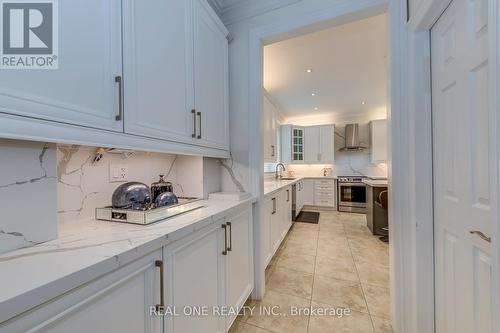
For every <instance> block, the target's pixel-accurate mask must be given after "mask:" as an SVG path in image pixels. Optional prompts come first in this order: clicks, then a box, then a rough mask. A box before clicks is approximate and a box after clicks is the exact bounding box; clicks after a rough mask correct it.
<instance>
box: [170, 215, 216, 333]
mask: <svg viewBox="0 0 500 333" xmlns="http://www.w3.org/2000/svg"><path fill="white" fill-rule="evenodd" d="M223 225H224V226H225V223H224V220H223V219H221V220H220V221H219V222H218V223H216V224H215V225H212V226H210V227H208V228H206V229H202V230H200V231H199V232H197V233H195V234H193V235H190V236H188V237H187V238H186V239H182V240H180V241H177V242H174V243H172V244H171V245H169V246H166V247H165V248H164V252H163V257H164V262H165V271H166V275H165V284H166V295H165V296H166V303H167V304H168V306H170V307H171V309H176V310H177V312H178V313H180V314H181V315H180V316H166V317H165V329H166V330H165V331H166V332H207V333H216V332H223V331H225V321H224V318H223V317H220V316H214V315H207V316H195V315H193V316H188V315H185V313H184V312H183V309H184V308H186V309H191V308H190V307H193V308H194V307H202V306H206V307H209V309H210V314H212V309H213V307H218V306H222V305H224V304H225V288H224V285H225V274H224V272H225V255H223V252H225V251H226V244H225V241H224V236H225V235H224V232H223V229H222V226H223Z"/></svg>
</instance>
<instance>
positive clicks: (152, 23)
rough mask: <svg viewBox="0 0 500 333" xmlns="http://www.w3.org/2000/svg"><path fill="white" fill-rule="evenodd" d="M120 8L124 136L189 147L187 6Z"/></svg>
mask: <svg viewBox="0 0 500 333" xmlns="http://www.w3.org/2000/svg"><path fill="white" fill-rule="evenodd" d="M123 4H124V5H123V14H124V18H123V22H124V24H123V29H124V34H123V36H124V37H123V40H124V45H123V50H124V53H123V61H124V84H125V105H124V107H125V132H127V133H131V134H137V135H142V136H147V137H153V138H159V139H167V140H173V141H178V142H188V143H190V142H193V141H194V140H195V139H194V138H193V136H192V135H193V134H194V131H195V129H194V117H195V115H194V114H193V113H192V112H191V110H192V109H193V108H194V96H193V53H192V52H193V51H192V50H193V34H192V2H191V0H185V1H164V0H150V1H141V0H124V2H123Z"/></svg>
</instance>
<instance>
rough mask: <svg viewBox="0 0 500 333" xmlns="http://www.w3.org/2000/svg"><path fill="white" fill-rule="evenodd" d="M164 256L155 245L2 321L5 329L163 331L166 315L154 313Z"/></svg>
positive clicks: (57, 332) (56, 332)
mask: <svg viewBox="0 0 500 333" xmlns="http://www.w3.org/2000/svg"><path fill="white" fill-rule="evenodd" d="M161 260H162V253H161V250H158V251H155V252H153V253H151V254H149V255H147V256H145V257H143V258H141V259H138V260H136V261H134V262H132V263H130V264H127V265H125V266H123V267H121V268H119V269H117V270H115V271H113V272H111V273H109V274H106V275H104V276H102V277H100V278H98V279H96V280H94V281H92V282H90V283H88V284H85V285H83V286H82V287H79V288H76V289H74V290H72V291H70V292H68V293H66V294H64V295H63V296H61V297H59V298H56V299H54V300H52V301H50V302H48V303H46V304H44V305H42V306H39V307H37V308H35V309H33V310H30V311H28V312H26V313H24V314H22V315H19V316H18V317H15V318H13V319H11V320H9V321H7V322H6V323H4V324H0V332H8V333H20V332H45V333H67V332H74V333H88V332H110V333H111V332H120V333H137V332H147V333H161V332H163V324H162V322H163V318H162V317H159V316H152V315H151V314H150V309H151V307H153V308H154V307H155V306H156V305H157V304H159V302H160V269H161V267H159V266H157V265H156V262H157V261H159V262H160V263H161ZM179 332H180V331H179Z"/></svg>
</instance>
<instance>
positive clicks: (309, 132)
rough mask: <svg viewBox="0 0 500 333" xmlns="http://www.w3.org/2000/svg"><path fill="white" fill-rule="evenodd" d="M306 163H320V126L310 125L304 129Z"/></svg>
mask: <svg viewBox="0 0 500 333" xmlns="http://www.w3.org/2000/svg"><path fill="white" fill-rule="evenodd" d="M304 140H305V145H304V151H305V163H308V164H313V163H318V162H319V160H320V151H319V147H320V143H319V126H309V127H306V128H305V129H304Z"/></svg>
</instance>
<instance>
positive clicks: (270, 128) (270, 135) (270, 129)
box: [264, 97, 278, 163]
mask: <svg viewBox="0 0 500 333" xmlns="http://www.w3.org/2000/svg"><path fill="white" fill-rule="evenodd" d="M276 113H277V111H276V107H275V106H274V105H273V104H272V103H271V101H269V99H268V98H267V97H264V162H266V163H276V162H277V161H278V146H277V142H278V133H277V127H278V126H277V120H276V118H277V115H276Z"/></svg>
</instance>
